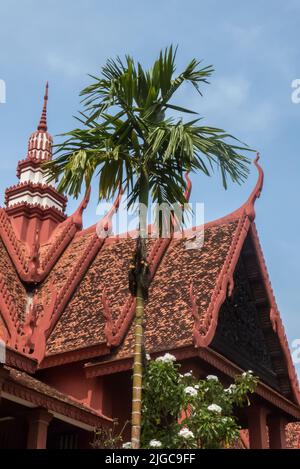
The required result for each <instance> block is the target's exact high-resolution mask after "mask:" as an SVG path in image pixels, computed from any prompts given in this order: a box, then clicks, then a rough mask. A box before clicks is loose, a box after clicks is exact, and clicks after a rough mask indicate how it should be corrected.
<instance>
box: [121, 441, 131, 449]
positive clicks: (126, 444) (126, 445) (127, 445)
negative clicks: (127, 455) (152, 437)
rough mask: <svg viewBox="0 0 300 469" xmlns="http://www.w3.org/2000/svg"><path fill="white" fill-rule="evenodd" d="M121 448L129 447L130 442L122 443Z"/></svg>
mask: <svg viewBox="0 0 300 469" xmlns="http://www.w3.org/2000/svg"><path fill="white" fill-rule="evenodd" d="M122 448H123V449H131V442H130V441H128V442H127V443H124V444H123V445H122Z"/></svg>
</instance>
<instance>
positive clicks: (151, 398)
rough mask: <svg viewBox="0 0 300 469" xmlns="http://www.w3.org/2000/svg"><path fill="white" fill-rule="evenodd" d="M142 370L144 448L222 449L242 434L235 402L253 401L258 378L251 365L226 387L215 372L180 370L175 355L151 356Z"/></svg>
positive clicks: (245, 403)
mask: <svg viewBox="0 0 300 469" xmlns="http://www.w3.org/2000/svg"><path fill="white" fill-rule="evenodd" d="M149 358H150V357H148V363H147V366H146V370H145V375H144V386H143V410H142V447H143V448H171V449H174V448H222V447H226V446H228V445H230V444H231V443H233V442H234V441H235V440H236V439H237V438H238V437H239V430H240V428H239V426H238V424H237V421H236V419H235V417H234V414H233V407H234V406H240V407H241V406H245V405H249V398H248V394H249V393H253V392H254V390H255V387H256V384H257V378H256V377H255V376H254V375H253V373H252V371H251V370H249V371H247V372H245V373H243V374H242V375H238V376H236V378H235V382H234V384H231V385H230V386H229V387H228V388H224V386H223V385H222V384H221V383H220V381H219V379H218V377H217V376H215V375H208V376H207V377H206V379H202V380H197V379H196V378H195V377H194V376H193V374H192V372H191V371H190V372H188V373H185V374H184V375H182V374H180V373H179V368H180V365H179V364H178V363H176V358H175V357H174V356H173V355H170V354H166V355H164V356H163V357H159V358H157V359H156V360H155V361H152V360H149Z"/></svg>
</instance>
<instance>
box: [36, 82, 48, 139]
mask: <svg viewBox="0 0 300 469" xmlns="http://www.w3.org/2000/svg"><path fill="white" fill-rule="evenodd" d="M48 89H49V83H48V81H47V83H46V91H45V96H44V106H43V111H42V115H41V120H40V123H39V126H38V130H41V131H42V132H47V102H48Z"/></svg>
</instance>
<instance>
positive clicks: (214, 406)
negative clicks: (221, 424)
mask: <svg viewBox="0 0 300 469" xmlns="http://www.w3.org/2000/svg"><path fill="white" fill-rule="evenodd" d="M207 410H210V411H211V412H216V413H217V414H220V413H221V412H222V407H220V406H219V405H217V404H210V405H209V406H208V407H207Z"/></svg>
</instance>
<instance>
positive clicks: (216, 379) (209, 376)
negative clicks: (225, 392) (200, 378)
mask: <svg viewBox="0 0 300 469" xmlns="http://www.w3.org/2000/svg"><path fill="white" fill-rule="evenodd" d="M206 379H207V380H208V381H219V378H218V377H217V376H215V375H208V376H206Z"/></svg>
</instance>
